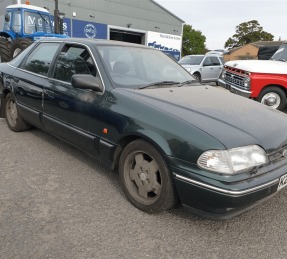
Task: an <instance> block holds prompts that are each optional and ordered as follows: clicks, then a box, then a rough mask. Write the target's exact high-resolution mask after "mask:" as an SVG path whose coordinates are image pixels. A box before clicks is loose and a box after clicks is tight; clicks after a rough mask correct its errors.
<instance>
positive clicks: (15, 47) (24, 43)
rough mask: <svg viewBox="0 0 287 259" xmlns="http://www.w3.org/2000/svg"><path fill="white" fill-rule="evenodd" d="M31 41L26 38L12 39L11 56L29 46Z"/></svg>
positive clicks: (13, 56) (16, 54)
mask: <svg viewBox="0 0 287 259" xmlns="http://www.w3.org/2000/svg"><path fill="white" fill-rule="evenodd" d="M31 43H32V40H31V39H27V38H23V39H16V40H14V41H13V44H12V47H11V58H15V57H16V56H18V55H19V54H20V53H21V52H22V51H23V50H24V49H26V48H27V47H28V46H30V45H31Z"/></svg>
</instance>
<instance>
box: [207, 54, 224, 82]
mask: <svg viewBox="0 0 287 259" xmlns="http://www.w3.org/2000/svg"><path fill="white" fill-rule="evenodd" d="M210 58H211V63H212V68H213V69H212V79H215V80H217V79H218V77H219V75H220V74H221V71H222V68H223V64H222V63H221V62H220V59H219V57H217V56H213V57H210Z"/></svg>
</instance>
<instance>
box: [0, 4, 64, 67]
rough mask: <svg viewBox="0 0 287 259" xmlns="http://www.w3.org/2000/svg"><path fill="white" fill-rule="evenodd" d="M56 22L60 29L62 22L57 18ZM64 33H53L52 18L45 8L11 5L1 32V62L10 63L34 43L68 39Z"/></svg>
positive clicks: (7, 10)
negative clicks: (41, 40) (53, 39)
mask: <svg viewBox="0 0 287 259" xmlns="http://www.w3.org/2000/svg"><path fill="white" fill-rule="evenodd" d="M57 11H58V10H57ZM55 13H57V12H55ZM56 22H57V24H55V28H60V25H59V24H62V22H61V20H60V19H59V18H58V17H56V16H55V23H56ZM56 25H57V26H56ZM62 33H63V32H62V30H60V31H59V32H58V31H57V32H56V33H54V32H53V26H52V22H51V16H50V13H49V11H48V10H46V9H45V8H41V7H37V6H32V5H29V4H15V5H9V6H8V7H7V8H6V14H5V23H4V29H3V31H0V62H8V61H10V60H11V59H12V58H13V57H15V56H16V55H18V54H19V53H20V52H21V51H22V50H23V49H25V48H26V47H27V46H29V45H30V44H31V43H32V42H33V41H36V40H40V39H43V38H48V37H49V38H51V37H53V38H64V37H67V36H66V35H63V34H62Z"/></svg>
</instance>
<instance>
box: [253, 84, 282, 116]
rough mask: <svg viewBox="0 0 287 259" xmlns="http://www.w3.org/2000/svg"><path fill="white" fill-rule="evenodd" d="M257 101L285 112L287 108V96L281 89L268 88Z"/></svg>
mask: <svg viewBox="0 0 287 259" xmlns="http://www.w3.org/2000/svg"><path fill="white" fill-rule="evenodd" d="M257 101H259V102H261V103H262V104H265V105H267V106H269V107H272V108H274V109H277V110H280V111H281V110H283V109H284V108H285V106H286V102H287V100H286V94H285V93H284V91H283V90H282V89H280V88H279V87H273V86H272V87H268V88H265V89H263V90H262V92H261V93H260V95H259V96H258V98H257Z"/></svg>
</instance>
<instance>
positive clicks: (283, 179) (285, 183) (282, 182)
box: [277, 174, 287, 191]
mask: <svg viewBox="0 0 287 259" xmlns="http://www.w3.org/2000/svg"><path fill="white" fill-rule="evenodd" d="M285 186H287V174H284V175H283V176H281V178H280V180H279V185H278V188H277V190H278V191H279V190H281V189H282V188H284V187H285Z"/></svg>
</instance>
